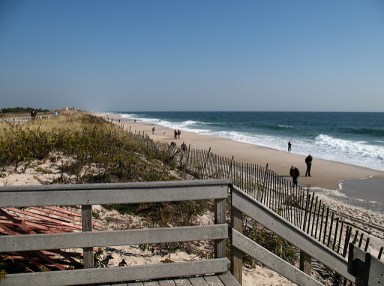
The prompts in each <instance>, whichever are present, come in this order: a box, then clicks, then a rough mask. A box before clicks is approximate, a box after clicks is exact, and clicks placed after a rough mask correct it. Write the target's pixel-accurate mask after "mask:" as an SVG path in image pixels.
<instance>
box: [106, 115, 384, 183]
mask: <svg viewBox="0 0 384 286" xmlns="http://www.w3.org/2000/svg"><path fill="white" fill-rule="evenodd" d="M108 116H109V117H110V118H113V119H114V122H118V120H120V124H122V125H123V126H124V128H125V129H127V130H131V131H132V132H141V133H142V132H144V133H145V134H148V135H149V136H150V138H152V139H153V140H155V141H159V142H167V143H171V142H172V141H174V142H175V143H176V144H177V146H180V145H181V144H182V143H183V142H185V144H186V145H187V146H190V147H191V148H194V149H203V150H208V149H209V148H211V152H212V153H215V154H218V155H221V156H225V157H228V158H231V157H232V156H233V157H234V160H235V161H237V162H242V163H252V164H258V165H260V166H266V164H268V167H269V169H271V170H273V171H275V172H276V173H278V174H279V175H280V176H284V177H287V178H289V169H290V168H291V166H296V167H298V168H299V170H300V173H301V176H300V178H299V184H300V185H301V186H303V187H319V188H324V189H328V190H337V189H339V184H340V183H341V182H342V181H345V180H350V179H363V178H364V179H366V178H376V179H379V180H382V182H383V184H382V185H383V186H384V172H383V171H378V170H373V169H368V168H363V167H359V166H354V165H349V164H345V163H340V162H336V161H328V160H322V159H317V158H313V163H312V171H311V174H312V176H311V177H305V176H304V174H305V170H306V165H305V162H304V159H305V157H304V156H302V155H297V154H294V153H291V152H283V151H279V150H274V149H270V148H265V147H261V146H256V145H252V144H246V143H241V142H236V141H232V140H229V139H224V138H219V137H214V136H210V135H201V134H196V133H191V132H186V131H181V132H182V133H181V137H180V139H174V130H172V129H169V128H166V127H163V126H159V125H153V124H146V123H144V122H140V121H136V122H134V121H133V120H131V119H124V118H120V117H118V115H112V116H111V114H109V115H108ZM153 127H155V132H154V134H152V128H153ZM293 148H294V147H293ZM367 182H368V184H369V180H366V183H367ZM375 183H377V182H375Z"/></svg>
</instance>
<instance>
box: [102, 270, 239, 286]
mask: <svg viewBox="0 0 384 286" xmlns="http://www.w3.org/2000/svg"><path fill="white" fill-rule="evenodd" d="M104 285H105V286H106V285H113V286H240V284H239V282H238V281H237V280H236V279H235V278H234V277H233V276H232V275H231V274H230V273H225V274H221V275H209V276H208V275H206V276H199V277H190V278H179V279H166V280H156V281H147V282H132V283H121V284H104Z"/></svg>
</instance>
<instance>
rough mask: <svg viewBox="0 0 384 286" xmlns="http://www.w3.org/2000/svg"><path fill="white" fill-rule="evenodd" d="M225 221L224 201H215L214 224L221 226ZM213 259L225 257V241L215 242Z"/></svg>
mask: <svg viewBox="0 0 384 286" xmlns="http://www.w3.org/2000/svg"><path fill="white" fill-rule="evenodd" d="M223 223H226V221H225V199H216V200H215V224H223ZM215 257H216V258H223V257H226V239H220V240H215Z"/></svg>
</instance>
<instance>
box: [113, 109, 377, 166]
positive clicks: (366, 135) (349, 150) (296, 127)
mask: <svg viewBox="0 0 384 286" xmlns="http://www.w3.org/2000/svg"><path fill="white" fill-rule="evenodd" d="M114 113H118V114H120V115H121V116H122V117H128V118H132V119H133V118H134V119H137V120H142V121H145V122H148V123H153V124H158V125H162V126H165V127H169V128H172V129H180V130H184V131H189V132H195V133H198V134H207V135H213V136H217V137H223V138H227V139H231V140H235V141H239V142H245V143H250V144H256V145H260V146H265V147H269V148H273V149H277V150H287V143H288V141H291V143H292V153H297V154H301V155H308V154H311V155H312V156H314V157H316V158H322V159H326V160H333V161H338V162H344V163H349V164H353V165H357V166H362V167H367V168H371V169H375V170H381V171H384V113H357V112H114Z"/></svg>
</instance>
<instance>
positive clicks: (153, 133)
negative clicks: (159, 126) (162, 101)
mask: <svg viewBox="0 0 384 286" xmlns="http://www.w3.org/2000/svg"><path fill="white" fill-rule="evenodd" d="M152 135H155V126H153V127H152Z"/></svg>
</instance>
